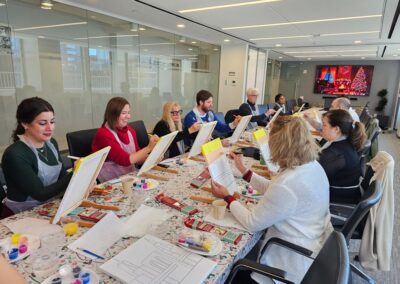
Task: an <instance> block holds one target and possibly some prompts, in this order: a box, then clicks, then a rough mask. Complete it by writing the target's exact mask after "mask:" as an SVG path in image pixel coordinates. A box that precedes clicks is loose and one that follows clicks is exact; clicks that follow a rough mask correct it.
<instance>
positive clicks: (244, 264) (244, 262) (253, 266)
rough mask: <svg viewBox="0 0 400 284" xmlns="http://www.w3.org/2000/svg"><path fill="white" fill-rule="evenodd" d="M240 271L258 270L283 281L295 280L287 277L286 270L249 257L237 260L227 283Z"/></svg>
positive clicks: (257, 271)
mask: <svg viewBox="0 0 400 284" xmlns="http://www.w3.org/2000/svg"><path fill="white" fill-rule="evenodd" d="M239 271H252V272H256V273H259V274H261V275H264V276H267V277H269V278H272V279H276V280H278V281H280V282H283V283H290V284H292V283H293V282H291V281H289V280H287V279H285V277H286V275H287V272H286V271H284V270H281V269H278V268H274V267H270V266H267V265H263V264H261V263H258V262H255V261H253V260H249V259H241V260H239V261H237V262H236V263H235V264H234V266H233V268H232V271H231V273H230V274H229V277H228V279H227V281H226V282H225V283H231V282H232V280H233V279H234V278H235V276H236V274H237V273H238V272H239Z"/></svg>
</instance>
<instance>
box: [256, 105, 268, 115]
mask: <svg viewBox="0 0 400 284" xmlns="http://www.w3.org/2000/svg"><path fill="white" fill-rule="evenodd" d="M257 107H258V112H259V113H266V112H267V110H268V105H257Z"/></svg>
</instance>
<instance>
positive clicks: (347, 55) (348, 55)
mask: <svg viewBox="0 0 400 284" xmlns="http://www.w3.org/2000/svg"><path fill="white" fill-rule="evenodd" d="M340 56H343V57H352V56H356V57H358V56H376V54H375V53H371V54H342V55H340Z"/></svg>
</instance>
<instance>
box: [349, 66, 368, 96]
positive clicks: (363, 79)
mask: <svg viewBox="0 0 400 284" xmlns="http://www.w3.org/2000/svg"><path fill="white" fill-rule="evenodd" d="M351 89H352V90H354V91H355V92H356V93H365V92H366V91H367V76H366V75H365V71H364V68H362V67H360V68H359V69H358V71H357V73H356V76H355V77H354V80H353V82H352V83H351Z"/></svg>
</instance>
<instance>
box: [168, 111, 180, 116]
mask: <svg viewBox="0 0 400 284" xmlns="http://www.w3.org/2000/svg"><path fill="white" fill-rule="evenodd" d="M170 114H172V115H178V114H182V110H177V111H171V112H170Z"/></svg>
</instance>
